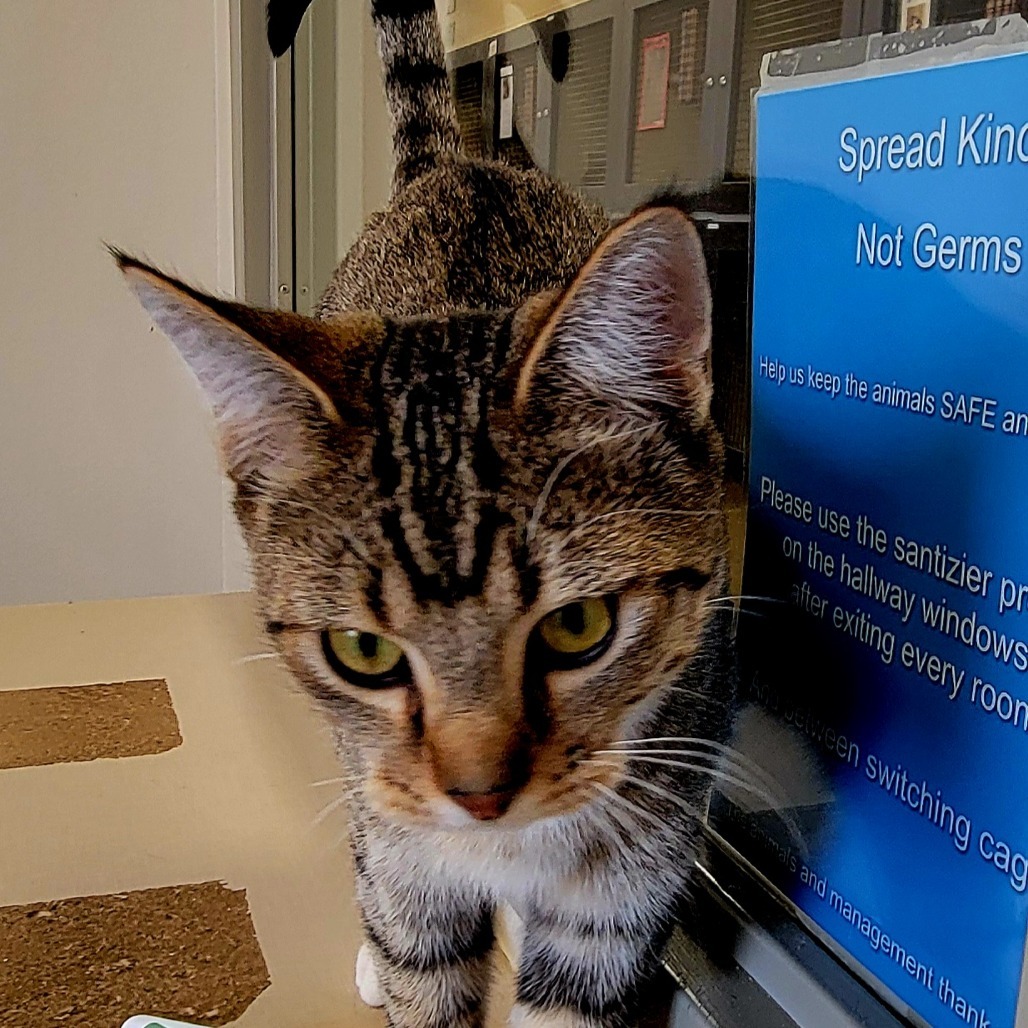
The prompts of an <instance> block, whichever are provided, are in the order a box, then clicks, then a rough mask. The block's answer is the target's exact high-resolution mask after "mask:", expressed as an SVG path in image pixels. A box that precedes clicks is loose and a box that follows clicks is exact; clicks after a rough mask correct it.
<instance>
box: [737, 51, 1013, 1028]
mask: <svg viewBox="0 0 1028 1028" xmlns="http://www.w3.org/2000/svg"><path fill="white" fill-rule="evenodd" d="M1026 96H1028V55H1022V54H1014V55H1006V56H1001V57H994V58H991V59H987V60H975V61H963V62H960V63H952V64H948V65H945V66H941V67H930V68H924V69H920V70H912V71H907V72H901V73H898V74H889V75H882V76H878V77H873V78H866V79H858V80H851V81H847V82H839V83H833V84H825V85H817V86H808V87H802V86H801V87H800V88H791V89H784V90H779V91H773V92H765V93H761V94H758V97H757V118H756V126H757V135H756V151H755V152H756V221H755V272H754V275H755V282H754V312H753V428H752V456H751V467H750V515H749V523H748V536H747V561H746V571H745V585H744V589H743V592H744V593H745V594H747V595H751V596H759V597H768V598H776V599H777V600H779V601H784V602H778V603H767V602H765V603H761V602H760V601H746V602H744V609H745V610H746V611H749V612H753V613H756V614H759V615H760V616H753V617H746V616H744V617H743V618H742V622H741V633H742V634H741V640H742V648H743V652H744V660H745V661H746V663H747V668H746V683H747V684H746V688H747V689H748V690H749V693H750V697H751V698H752V699H753V700H755V701H757V702H758V703H759V704H761V705H762V706H763V707H764V708H765V709H766V710H768V711H770V712H771V714H773V715H775V716H776V717H777V718H778V719H780V721H781V722H782V723H783V724H785V725H788V726H789V727H790V729H791V730H792V731H793V732H794V733H796V734H797V735H798V736H800V737H801V738H802V739H803V741H804V744H805V746H806V747H807V749H808V751H809V753H810V754H812V755H813V756H814V757H815V758H816V762H817V764H818V765H819V767H820V773H821V774H822V775H823V776H824V781H825V782H826V783H827V785H828V788H827V795H828V798H827V799H825V800H824V802H822V803H821V805H820V806H817V807H816V808H811V809H809V810H806V811H803V810H799V811H797V812H795V813H796V814H797V817H798V818H799V819H800V820H801V821H802V823H803V825H804V828H805V835H806V848H803V847H801V846H800V845H799V843H798V842H797V841H796V840H795V839H794V838H792V837H790V836H789V834H788V833H783V832H782V831H781V830H780V829H778V830H776V829H773V828H772V827H770V825H769V823H765V822H760V821H759V820H757V821H753V823H751V824H749V825H748V827H746V828H745V829H744V828H742V827H740V824H741V821H740V820H739V817H738V815H736V816H735V820H734V821H733V820H732V819H731V818H729V819H728V821H731V823H732V824H734V825H735V828H734V829H732V831H733V832H734V836H735V838H734V841H735V843H736V845H737V846H738V847H739V848H740V849H742V850H744V852H745V853H746V854H747V855H748V856H749V857H750V859H752V860H753V861H754V862H755V863H757V864H759V865H760V866H761V868H762V869H763V870H765V871H766V872H767V873H768V874H770V875H771V877H772V878H773V879H774V880H775V881H776V882H777V883H778V884H779V885H780V886H781V887H782V888H783V889H785V890H786V891H787V892H788V893H789V894H790V896H791V897H792V898H793V900H794V901H795V902H796V904H797V905H798V906H799V907H800V908H801V909H802V911H803V912H804V913H805V914H806V915H808V916H809V917H810V918H811V919H813V920H814V921H815V922H816V923H817V924H818V925H819V926H820V927H821V928H822V929H823V930H824V931H825V932H826V933H827V934H828V935H829V936H831V937H832V938H833V939H834V940H836V942H837V943H838V944H839V945H840V946H841V947H842V948H843V949H844V950H846V951H847V952H848V953H849V954H850V955H851V956H852V957H853V958H854V959H855V960H856V961H857V962H858V963H859V964H860V965H862V966H863V967H864V968H865V969H866V970H867V971H868V972H870V973H871V975H873V976H874V978H876V979H877V980H878V981H879V982H880V983H884V985H885V986H887V987H888V989H890V990H891V991H892V993H894V994H895V995H896V996H898V997H900V999H901V1000H903V1001H904V1002H905V1003H907V1004H909V1006H910V1007H911V1008H912V1009H913V1010H914V1011H916V1012H917V1013H918V1014H920V1016H921V1017H923V1018H924V1019H925V1020H926V1021H928V1022H929V1023H930V1024H931V1025H940V1026H950V1025H952V1026H958V1025H968V1024H970V1025H975V1026H978V1028H986V1026H989V1028H1012V1026H1013V1024H1014V1019H1015V1011H1016V1007H1017V999H1018V991H1019V988H1020V982H1021V973H1022V962H1023V959H1024V948H1025V933H1026V924H1028V106H1026V104H1025V97H1026ZM801 815H809V816H801ZM726 823H727V822H726ZM776 831H777V834H776ZM726 834H727V832H726Z"/></svg>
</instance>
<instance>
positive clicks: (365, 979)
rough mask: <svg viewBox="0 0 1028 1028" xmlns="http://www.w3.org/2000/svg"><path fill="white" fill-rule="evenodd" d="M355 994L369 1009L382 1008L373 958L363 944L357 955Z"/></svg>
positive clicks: (382, 1000) (369, 950)
mask: <svg viewBox="0 0 1028 1028" xmlns="http://www.w3.org/2000/svg"><path fill="white" fill-rule="evenodd" d="M356 978H357V992H358V993H360V998H361V999H362V1000H364V1002H365V1003H367V1005H368V1006H369V1007H384V1006H385V1000H384V999H383V997H382V989H381V987H380V986H379V984H378V971H377V970H376V968H375V958H374V957H373V956H372V955H371V949H370V948H369V946H368V944H367V943H366V942H365V943H363V944H362V945H361V948H360V952H359V953H358V954H357V975H356Z"/></svg>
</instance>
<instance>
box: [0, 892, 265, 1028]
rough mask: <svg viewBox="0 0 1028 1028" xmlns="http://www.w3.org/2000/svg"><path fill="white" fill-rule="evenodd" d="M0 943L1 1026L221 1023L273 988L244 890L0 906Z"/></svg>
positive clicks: (140, 894)
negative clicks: (139, 1017)
mask: <svg viewBox="0 0 1028 1028" xmlns="http://www.w3.org/2000/svg"><path fill="white" fill-rule="evenodd" d="M0 940H2V943H0V949H2V951H3V959H2V960H0V1012H2V1013H0V1022H2V1024H3V1025H4V1028H40V1026H41V1025H56V1026H62V1025H68V1026H72V1025H75V1026H83V1028H100V1026H112V1028H113V1026H116V1025H119V1024H122V1023H123V1022H124V1021H125V1020H126V1019H127V1018H128V1017H130V1016H131V1015H133V1014H141V1013H150V1014H153V1013H158V1014H161V1015H164V1016H165V1017H169V1018H172V1019H175V1020H185V1021H199V1022H200V1023H202V1024H208V1025H214V1026H217V1025H224V1024H228V1023H229V1022H231V1021H234V1020H235V1019H236V1018H238V1017H239V1016H240V1015H241V1014H242V1013H243V1011H245V1010H246V1008H247V1007H249V1006H250V1004H251V1003H252V1002H253V1001H254V1000H255V999H256V998H257V997H258V996H259V995H260V994H261V992H263V991H264V989H265V988H266V987H267V986H268V985H269V984H270V981H271V980H270V978H269V977H268V968H267V965H266V964H265V962H264V955H263V954H262V953H261V948H260V944H259V943H258V941H257V935H256V933H255V932H254V928H253V922H252V921H251V920H250V908H249V905H248V904H247V902H246V893H245V891H243V890H239V891H233V890H231V889H229V888H227V887H226V886H225V885H224V884H223V883H221V882H204V883H202V884H198V885H180V886H174V887H170V888H163V889H147V890H145V891H141V892H128V893H119V894H117V895H111V896H80V897H76V898H74V899H65V900H55V901H52V902H50V903H35V904H32V905H30V906H21V907H0Z"/></svg>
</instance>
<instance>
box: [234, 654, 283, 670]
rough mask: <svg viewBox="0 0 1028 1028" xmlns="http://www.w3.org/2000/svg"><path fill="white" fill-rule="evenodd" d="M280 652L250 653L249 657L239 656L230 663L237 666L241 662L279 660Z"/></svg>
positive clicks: (253, 662)
mask: <svg viewBox="0 0 1028 1028" xmlns="http://www.w3.org/2000/svg"><path fill="white" fill-rule="evenodd" d="M281 658H282V655H281V654H280V653H251V654H250V656H249V657H239V658H238V659H237V660H234V661H232V663H233V664H234V665H235V666H236V667H238V666H239V665H241V664H255V663H257V661H258V660H281Z"/></svg>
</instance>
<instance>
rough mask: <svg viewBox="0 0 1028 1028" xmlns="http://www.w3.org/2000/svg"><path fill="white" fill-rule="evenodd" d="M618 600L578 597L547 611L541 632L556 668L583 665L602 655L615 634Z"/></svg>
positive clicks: (541, 638)
mask: <svg viewBox="0 0 1028 1028" xmlns="http://www.w3.org/2000/svg"><path fill="white" fill-rule="evenodd" d="M614 609H615V608H614V602H613V601H612V600H611V599H609V598H606V599H587V600H576V601H575V602H574V603H568V604H566V605H565V606H563V607H561V608H560V609H559V610H555V611H553V613H552V614H547V616H546V617H544V618H543V619H542V621H540V622H539V628H538V634H539V639H540V640H541V641H542V643H543V645H544V647H545V649H546V652H547V656H548V658H549V661H550V663H551V664H552V665H553V666H555V667H565V668H570V667H581V666H582V665H584V664H589V663H591V662H592V661H594V660H596V659H597V658H598V657H600V656H601V655H602V654H603V652H604V651H605V650H606V649H607V647H608V646H609V645H610V641H611V639H612V638H613V637H614Z"/></svg>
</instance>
